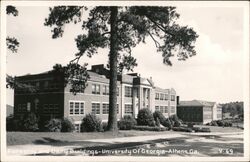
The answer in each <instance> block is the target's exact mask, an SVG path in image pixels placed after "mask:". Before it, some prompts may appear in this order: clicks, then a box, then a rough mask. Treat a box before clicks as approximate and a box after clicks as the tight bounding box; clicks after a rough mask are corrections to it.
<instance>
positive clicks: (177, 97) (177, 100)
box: [176, 96, 180, 105]
mask: <svg viewBox="0 0 250 162" xmlns="http://www.w3.org/2000/svg"><path fill="white" fill-rule="evenodd" d="M176 102H177V103H176V104H177V105H179V104H180V96H176Z"/></svg>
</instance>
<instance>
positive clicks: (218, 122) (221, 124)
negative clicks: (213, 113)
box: [216, 120, 224, 127]
mask: <svg viewBox="0 0 250 162" xmlns="http://www.w3.org/2000/svg"><path fill="white" fill-rule="evenodd" d="M216 123H217V125H218V126H220V127H223V126H224V122H223V120H217V121H216Z"/></svg>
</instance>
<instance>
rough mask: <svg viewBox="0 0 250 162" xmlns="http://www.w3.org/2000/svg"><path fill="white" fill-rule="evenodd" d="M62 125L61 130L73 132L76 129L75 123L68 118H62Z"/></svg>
mask: <svg viewBox="0 0 250 162" xmlns="http://www.w3.org/2000/svg"><path fill="white" fill-rule="evenodd" d="M61 125H62V129H61V132H73V131H74V130H75V126H74V124H73V123H72V122H71V121H70V120H69V119H68V118H63V119H62V120H61Z"/></svg>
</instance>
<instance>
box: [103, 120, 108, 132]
mask: <svg viewBox="0 0 250 162" xmlns="http://www.w3.org/2000/svg"><path fill="white" fill-rule="evenodd" d="M102 129H103V131H106V130H108V123H107V122H102Z"/></svg>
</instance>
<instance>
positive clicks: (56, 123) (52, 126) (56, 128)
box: [45, 119, 62, 132]
mask: <svg viewBox="0 0 250 162" xmlns="http://www.w3.org/2000/svg"><path fill="white" fill-rule="evenodd" d="M61 129H62V123H61V120H60V119H50V120H49V121H48V122H47V123H46V125H45V130H46V131H48V132H60V131H61Z"/></svg>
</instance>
